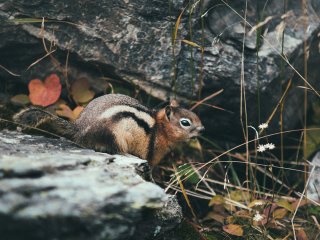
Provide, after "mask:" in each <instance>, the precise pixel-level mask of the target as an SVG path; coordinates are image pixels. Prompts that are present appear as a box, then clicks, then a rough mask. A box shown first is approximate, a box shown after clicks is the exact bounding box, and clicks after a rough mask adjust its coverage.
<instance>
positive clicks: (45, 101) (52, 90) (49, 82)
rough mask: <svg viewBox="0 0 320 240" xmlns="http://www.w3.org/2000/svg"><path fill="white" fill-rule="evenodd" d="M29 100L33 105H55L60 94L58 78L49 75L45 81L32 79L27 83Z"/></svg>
mask: <svg viewBox="0 0 320 240" xmlns="http://www.w3.org/2000/svg"><path fill="white" fill-rule="evenodd" d="M28 88H29V92H30V94H29V98H30V101H31V103H32V104H33V105H39V106H43V107H47V106H49V105H51V104H53V103H55V102H56V101H57V100H58V99H59V97H60V94H61V84H60V78H59V77H58V76H57V74H51V75H50V76H48V77H47V78H46V79H45V81H44V82H43V81H41V80H40V79H33V80H31V81H30V82H29V85H28Z"/></svg>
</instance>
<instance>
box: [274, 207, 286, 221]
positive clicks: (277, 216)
mask: <svg viewBox="0 0 320 240" xmlns="http://www.w3.org/2000/svg"><path fill="white" fill-rule="evenodd" d="M287 212H288V210H287V209H285V208H280V209H276V210H275V211H274V212H273V213H272V215H273V218H274V219H282V218H284V217H285V216H286V214H287Z"/></svg>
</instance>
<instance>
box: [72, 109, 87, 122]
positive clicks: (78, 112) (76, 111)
mask: <svg viewBox="0 0 320 240" xmlns="http://www.w3.org/2000/svg"><path fill="white" fill-rule="evenodd" d="M83 109H84V107H82V106H77V107H76V108H75V109H73V111H72V113H73V117H74V120H76V119H77V118H78V117H79V115H80V113H81V112H82V110H83Z"/></svg>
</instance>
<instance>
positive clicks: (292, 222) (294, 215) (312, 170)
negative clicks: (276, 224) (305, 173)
mask: <svg viewBox="0 0 320 240" xmlns="http://www.w3.org/2000/svg"><path fill="white" fill-rule="evenodd" d="M315 169H316V168H315V166H313V167H312V169H311V172H310V175H309V177H308V180H307V182H306V184H305V188H304V189H303V192H302V194H301V197H300V199H299V202H298V206H300V203H301V201H302V199H303V198H304V197H306V195H305V192H306V190H307V186H308V185H309V182H310V179H311V177H312V175H313V172H314V170H315ZM307 199H308V198H307ZM298 209H299V207H297V208H296V210H295V211H294V213H293V216H292V218H291V225H292V231H293V236H294V239H297V236H296V230H295V227H294V218H295V217H296V214H297V212H298Z"/></svg>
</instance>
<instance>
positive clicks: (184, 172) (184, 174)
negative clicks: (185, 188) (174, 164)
mask: <svg viewBox="0 0 320 240" xmlns="http://www.w3.org/2000/svg"><path fill="white" fill-rule="evenodd" d="M177 170H178V171H177V173H178V174H179V176H180V178H181V180H184V179H185V180H186V181H188V182H190V183H192V184H197V183H198V182H199V181H200V178H199V176H198V175H197V173H196V172H195V170H194V169H193V167H192V166H191V164H183V165H181V166H179V167H178V169H177Z"/></svg>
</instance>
